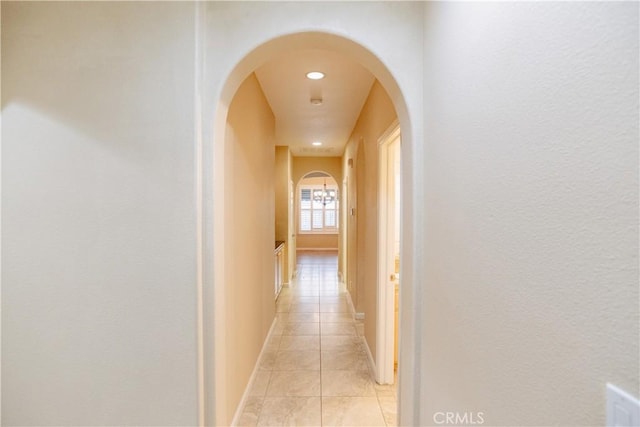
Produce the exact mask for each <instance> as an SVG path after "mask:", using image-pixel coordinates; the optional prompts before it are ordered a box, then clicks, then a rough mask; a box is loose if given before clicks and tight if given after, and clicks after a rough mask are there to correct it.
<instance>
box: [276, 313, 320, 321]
mask: <svg viewBox="0 0 640 427" xmlns="http://www.w3.org/2000/svg"><path fill="white" fill-rule="evenodd" d="M281 314H282V316H281V317H280V319H281V321H283V322H285V323H286V322H303V323H309V322H315V323H318V322H320V313H305V312H294V313H281Z"/></svg>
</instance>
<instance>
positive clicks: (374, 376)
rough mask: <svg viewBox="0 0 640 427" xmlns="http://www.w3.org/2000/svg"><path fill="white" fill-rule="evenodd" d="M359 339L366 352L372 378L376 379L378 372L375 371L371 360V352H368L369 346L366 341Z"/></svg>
mask: <svg viewBox="0 0 640 427" xmlns="http://www.w3.org/2000/svg"><path fill="white" fill-rule="evenodd" d="M360 338H361V339H362V344H363V345H364V348H365V350H367V359H369V369H371V373H372V374H373V378H378V372H377V370H376V362H375V361H374V360H373V355H372V354H371V350H369V344H367V340H366V339H365V338H364V337H360ZM376 382H377V381H376Z"/></svg>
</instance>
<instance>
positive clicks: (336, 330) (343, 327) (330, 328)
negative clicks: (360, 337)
mask: <svg viewBox="0 0 640 427" xmlns="http://www.w3.org/2000/svg"><path fill="white" fill-rule="evenodd" d="M320 335H351V336H357V333H356V327H355V326H353V324H352V323H323V324H322V326H321V327H320Z"/></svg>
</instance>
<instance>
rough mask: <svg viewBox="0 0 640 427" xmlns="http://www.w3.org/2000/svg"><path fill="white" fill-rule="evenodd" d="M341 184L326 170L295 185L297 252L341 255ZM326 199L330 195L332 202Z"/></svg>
mask: <svg viewBox="0 0 640 427" xmlns="http://www.w3.org/2000/svg"><path fill="white" fill-rule="evenodd" d="M294 182H295V181H294ZM338 183H339V179H336V177H334V176H333V175H332V174H331V173H328V172H326V171H323V170H314V171H310V172H307V173H305V174H304V175H303V176H302V177H301V178H300V179H298V180H297V182H295V196H294V200H295V209H294V212H295V214H294V218H295V219H294V224H295V233H296V249H297V251H322V250H324V251H338V254H339V253H340V249H341V248H340V246H339V235H340V233H341V229H342V224H340V209H341V208H342V206H341V202H340V199H341V194H340V188H339V185H338ZM327 193H328V194H327ZM324 195H330V196H331V200H329V201H328V202H327V201H326V200H323V197H324ZM314 212H315V213H314Z"/></svg>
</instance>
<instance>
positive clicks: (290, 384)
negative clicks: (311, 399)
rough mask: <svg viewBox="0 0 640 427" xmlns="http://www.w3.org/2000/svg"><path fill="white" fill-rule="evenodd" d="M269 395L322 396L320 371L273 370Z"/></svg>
mask: <svg viewBox="0 0 640 427" xmlns="http://www.w3.org/2000/svg"><path fill="white" fill-rule="evenodd" d="M267 396H268V397H274V396H278V397H284V396H297V397H305V396H320V371H273V373H272V374H271V381H270V382H269V388H268V390H267Z"/></svg>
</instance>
